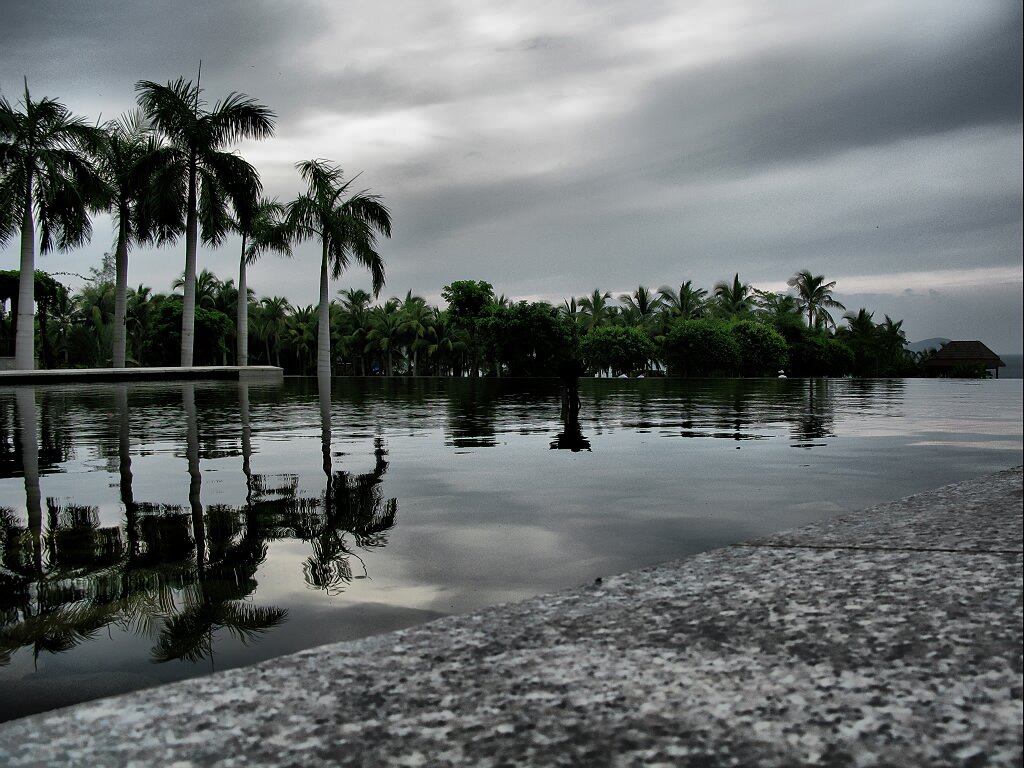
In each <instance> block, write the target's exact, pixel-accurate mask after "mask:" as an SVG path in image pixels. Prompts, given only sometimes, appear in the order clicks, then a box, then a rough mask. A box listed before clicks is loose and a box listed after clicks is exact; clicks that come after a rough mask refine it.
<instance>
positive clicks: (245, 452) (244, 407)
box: [238, 381, 252, 506]
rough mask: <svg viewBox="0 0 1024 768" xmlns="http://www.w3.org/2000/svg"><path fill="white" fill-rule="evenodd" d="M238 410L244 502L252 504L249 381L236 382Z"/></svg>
mask: <svg viewBox="0 0 1024 768" xmlns="http://www.w3.org/2000/svg"><path fill="white" fill-rule="evenodd" d="M238 411H239V416H240V417H241V420H242V474H244V475H245V504H246V506H249V505H250V504H252V466H251V465H250V459H251V458H252V427H251V426H250V424H249V382H247V381H240V382H238Z"/></svg>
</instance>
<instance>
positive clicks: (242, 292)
mask: <svg viewBox="0 0 1024 768" xmlns="http://www.w3.org/2000/svg"><path fill="white" fill-rule="evenodd" d="M236 315H237V316H238V328H237V331H236V334H235V335H236V336H237V337H238V360H237V363H236V364H237V365H248V364H249V288H248V287H247V286H246V284H245V235H242V258H240V259H239V260H238V311H237V312H236ZM267 362H268V363H269V362H270V356H269V355H268V356H267Z"/></svg>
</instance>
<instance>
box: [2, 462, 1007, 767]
mask: <svg viewBox="0 0 1024 768" xmlns="http://www.w3.org/2000/svg"><path fill="white" fill-rule="evenodd" d="M1021 488H1022V478H1021V469H1020V468H1019V467H1018V468H1015V469H1012V470H1007V471H1005V472H1001V473H997V474H995V475H990V476H988V477H985V478H980V479H978V480H973V481H969V482H965V483H959V484H957V485H953V486H948V487H946V488H943V489H939V490H937V491H933V492H930V493H926V494H919V495H917V496H913V497H909V498H908V499H905V500H903V501H901V502H896V503H893V504H889V505H884V506H880V507H875V508H873V509H870V510H866V511H862V512H860V513H857V514H853V515H848V516H846V517H845V518H843V519H840V520H837V521H833V522H831V523H826V524H819V525H815V526H811V527H808V528H804V529H801V530H799V531H794V532H790V533H787V534H781V535H778V536H774V537H770V538H768V539H765V540H762V541H760V542H754V543H752V544H747V545H741V546H735V547H729V548H726V549H722V550H718V551H715V552H709V553H706V554H704V555H700V556H697V557H694V558H692V559H689V560H685V561H682V562H678V563H670V564H666V565H663V566H659V567H656V568H650V569H647V570H643V571H637V572H632V573H628V574H624V575H621V576H617V577H614V578H610V579H606V580H604V581H603V582H601V583H596V584H592V585H588V586H584V587H581V588H578V589H575V590H571V591H567V592H563V593H559V594H555V595H548V596H544V597H539V598H535V599H532V600H528V601H526V602H522V603H516V604H511V605H506V606H499V607H496V608H492V609H490V610H487V611H482V612H480V613H476V614H472V615H468V616H462V617H455V618H450V619H444V620H441V621H438V622H434V623H431V624H427V625H424V626H421V627H417V628H414V629H410V630H406V631H403V632H398V633H394V634H389V635H382V636H379V637H376V638H368V639H366V640H361V641H357V642H353V643H346V644H339V645H334V646H326V647H323V648H317V649H313V650H310V651H306V652H303V653H300V654H297V655H294V656H290V657H286V658H282V659H276V660H273V661H270V662H266V663H264V664H261V665H259V666H256V667H251V668H248V669H239V670H232V671H230V672H226V673H223V674H219V675H215V676H211V677H207V678H199V679H195V680H189V681H185V682H182V683H176V684H173V685H169V686H165V687H163V688H158V689H151V690H147V691H141V692H138V693H134V694H129V695H127V696H122V697H117V698H111V699H105V700H101V701H97V702H92V703H87V704H82V705H78V706H76V707H73V708H70V709H67V710H60V711H57V712H53V713H48V714H42V715H35V716H33V717H30V718H25V719H23V720H19V721H15V722H12V723H8V724H5V725H0V764H2V765H12V766H15V765H19V766H20V765H47V766H48V765H83V766H86V765H88V766H93V765H104V766H106V765H132V766H136V765H137V766H143V765H160V766H192V765H195V766H199V765H217V766H250V765H274V766H292V765H294V766H307V765H318V766H323V765H366V766H375V765H399V766H401V765H405V766H416V765H424V766H435V765H473V766H506V765H507V766H518V765H586V766H628V765H637V766H639V765H643V766H649V765H665V766H676V765H682V766H686V765H693V766H751V765H777V766H790V765H802V764H808V765H830V766H845V765H850V766H869V765H871V766H873V765H889V766H907V765H920V766H933V765H957V766H984V765H998V766H1004V765H1005V766H1020V765H1021V763H1022V758H1021V754H1022V744H1024V736H1022V716H1024V715H1022V705H1021V699H1022V642H1024V637H1022V635H1024V630H1022V592H1024V588H1022V554H1021V507H1022V505H1021V498H1022V494H1021Z"/></svg>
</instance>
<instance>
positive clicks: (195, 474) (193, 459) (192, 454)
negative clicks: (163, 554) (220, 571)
mask: <svg viewBox="0 0 1024 768" xmlns="http://www.w3.org/2000/svg"><path fill="white" fill-rule="evenodd" d="M181 396H182V401H183V403H184V407H185V454H186V456H187V457H188V475H189V483H188V503H189V506H190V507H191V508H192V537H193V538H194V539H195V544H196V568H197V569H198V572H199V576H200V578H201V577H202V576H203V575H204V573H205V570H206V521H205V520H204V519H203V503H202V500H201V498H200V492H201V491H202V488H203V476H202V473H200V471H199V417H198V415H197V414H196V385H195V384H183V385H182V390H181Z"/></svg>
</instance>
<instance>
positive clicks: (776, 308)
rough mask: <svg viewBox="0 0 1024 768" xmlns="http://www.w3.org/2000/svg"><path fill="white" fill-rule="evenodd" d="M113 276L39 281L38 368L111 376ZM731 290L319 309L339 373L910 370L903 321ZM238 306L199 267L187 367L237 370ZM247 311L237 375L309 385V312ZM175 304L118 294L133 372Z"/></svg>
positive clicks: (159, 345) (149, 360)
mask: <svg viewBox="0 0 1024 768" xmlns="http://www.w3.org/2000/svg"><path fill="white" fill-rule="evenodd" d="M114 271H115V269H114V264H113V257H112V256H109V255H108V257H107V259H106V261H105V263H104V265H103V266H101V267H100V268H96V269H93V270H92V271H91V275H90V279H89V281H88V283H87V285H86V286H85V287H84V288H82V289H81V290H80V291H78V292H77V293H72V292H70V291H69V290H68V289H67V288H65V287H64V286H63V285H61V284H60V282H58V281H57V280H55V279H54V278H52V277H50V276H49V275H46V274H45V273H42V272H39V273H37V285H38V286H39V287H38V288H37V291H36V293H37V296H39V297H40V303H39V307H40V309H39V312H38V321H39V331H40V333H39V348H38V351H39V362H40V364H41V365H42V366H44V367H104V366H109V365H110V364H111V344H112V337H113V329H114V325H115V322H116V320H115V314H114V300H115V289H114ZM17 278H18V275H17V273H16V272H0V298H10V297H11V293H12V289H13V288H14V286H16V283H17ZM737 279H738V278H735V279H734V281H733V283H735V281H736V280H737ZM182 282H183V281H182V279H181V278H179V279H178V280H177V281H176V282H175V287H176V288H179V289H180V287H181V285H182ZM720 285H722V284H720ZM740 286H741V288H742V289H743V291H744V292H745V296H746V298H748V299H749V301H746V302H745V303H744V304H743V309H741V310H739V311H737V310H736V308H735V303H731V304H727V303H726V301H723V300H722V299H721V298H720V297H719V296H717V295H715V294H714V293H712V294H708V293H707V292H705V291H703V290H699V289H696V290H695V289H693V288H692V287H691V286H686V285H684V289H685V290H684V300H683V301H682V302H680V301H679V293H678V292H677V291H675V290H673V289H671V288H669V287H667V286H666V287H663V288H662V289H661V290H660V291H658V292H653V291H651V290H649V289H647V288H644V287H643V286H641V287H638V288H637V290H636V291H634V292H633V293H631V294H624V295H622V296H620V297H618V301H615V300H614V299H613V298H612V297H611V295H610V294H609V293H607V292H603V293H602V292H601V291H594V292H593V293H591V294H590V295H589V296H584V297H581V298H575V297H574V298H570V299H567V300H566V301H564V302H563V303H562V305H561V306H558V307H555V306H552V305H551V304H547V303H543V302H525V301H519V302H514V301H509V300H508V299H506V298H505V297H504V296H496V295H495V292H494V289H493V288H492V286H491V285H490V284H489V283H487V282H484V281H475V280H460V281H456V282H453V283H452V284H450V285H448V286H445V288H444V290H443V296H444V298H445V301H446V303H447V306H445V307H444V308H440V307H435V306H431V305H429V304H428V303H427V302H426V301H425V300H424V299H423V298H421V297H419V296H416V295H414V294H413V293H412V292H411V291H410V292H407V293H406V294H405V296H403V297H397V296H396V297H392V298H389V299H382V300H379V301H374V299H373V297H372V296H371V295H370V293H368V292H366V291H363V290H359V289H354V290H342V291H340V292H339V294H338V296H337V298H336V299H335V300H334V301H332V302H330V304H329V313H330V334H331V346H330V349H331V358H330V360H331V367H332V370H333V372H334V373H337V374H351V375H374V374H379V375H384V376H401V375H408V376H417V375H432V376H477V375H479V376H544V375H555V374H557V373H558V371H559V366H560V365H561V364H562V363H563V362H564V361H565V360H569V359H578V360H580V361H581V362H582V364H583V365H584V366H585V367H586V369H587V371H588V372H590V373H595V374H601V375H612V376H617V375H620V374H626V375H630V376H635V375H639V374H641V373H643V374H646V375H656V374H667V375H673V376H713V375H725V376H764V375H775V374H776V373H777V372H778V371H779V370H785V371H786V373H787V374H789V375H793V376H842V375H847V374H852V375H857V376H904V375H913V374H915V373H917V372H918V370H919V365H920V359H919V358H918V357H917V356H915V355H913V354H911V353H909V352H906V351H905V349H904V345H905V343H906V338H905V336H904V334H903V331H902V330H901V328H900V323H899V322H896V321H893V320H892V319H891V318H889V317H886V318H885V320H884V321H883V322H882V323H876V322H875V321H874V318H873V317H872V315H871V313H870V312H868V311H866V310H863V309H862V310H860V311H858V312H857V313H848V314H847V315H845V317H844V322H843V324H842V325H840V326H839V327H838V328H835V327H832V326H831V325H830V324H829V323H828V322H827V321H826V320H824V319H819V320H818V321H817V322H816V323H815V325H808V324H807V318H808V311H807V308H806V305H807V300H806V299H802V298H800V296H799V293H798V292H797V293H796V295H787V294H782V295H780V294H774V293H765V292H757V291H754V290H751V289H750V288H749V286H745V285H743V284H742V283H740ZM728 287H729V288H730V289H731V288H733V287H734V285H733V284H729V285H728ZM686 291H690V295H687V294H686ZM238 297H239V294H238V290H237V287H236V285H235V282H234V280H233V279H227V280H221V279H219V278H218V277H217V276H216V275H214V274H212V273H210V272H208V271H205V270H203V271H202V272H200V273H199V275H198V276H197V279H196V319H195V323H196V325H195V328H196V335H195V338H196V347H195V363H196V364H197V365H224V364H231V363H233V362H234V360H235V359H236V353H237V349H238V343H239V335H238V332H237V328H238V327H237V311H238V307H239V301H238ZM732 298H735V296H733V297H732ZM247 299H248V300H247V301H246V302H245V307H246V321H247V325H248V329H249V333H248V338H249V344H250V348H249V351H248V361H249V363H250V364H254V365H279V366H282V367H283V368H284V369H285V371H286V372H287V373H289V374H313V373H314V372H315V371H316V362H317V328H318V311H317V307H315V306H312V305H307V306H293V305H292V304H290V303H289V302H288V300H287V299H286V298H284V297H282V296H264V297H259V298H257V297H256V296H255V295H253V293H252V292H251V291H247ZM182 307H183V301H182V296H181V294H180V293H176V292H172V293H155V292H154V291H153V290H152V289H151V288H149V287H147V286H142V285H140V286H138V287H137V288H134V289H130V290H129V291H128V296H127V309H126V339H127V342H126V348H127V362H128V363H129V364H130V365H151V366H164V365H175V364H177V360H178V357H177V356H178V354H179V350H180V334H181V314H182ZM817 317H818V318H822V315H821V314H818V315H817ZM13 321H14V317H13V316H12V314H11V313H6V314H3V315H0V351H3V350H4V349H5V348H9V347H10V344H11V342H12V340H13V338H14V329H13V328H12V324H13Z"/></svg>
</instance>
